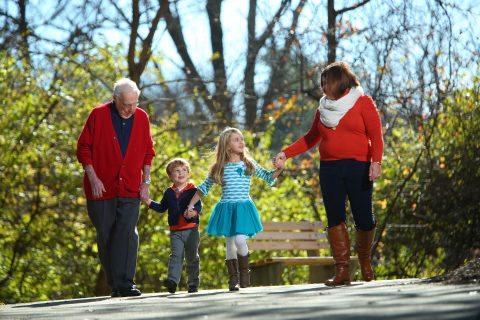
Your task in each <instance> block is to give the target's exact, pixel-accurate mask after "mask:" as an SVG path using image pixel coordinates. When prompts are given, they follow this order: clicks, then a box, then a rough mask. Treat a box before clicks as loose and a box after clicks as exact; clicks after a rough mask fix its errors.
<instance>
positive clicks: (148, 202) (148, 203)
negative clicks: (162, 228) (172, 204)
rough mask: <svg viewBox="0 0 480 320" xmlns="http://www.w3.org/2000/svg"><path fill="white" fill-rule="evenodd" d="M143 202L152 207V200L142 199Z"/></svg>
mask: <svg viewBox="0 0 480 320" xmlns="http://www.w3.org/2000/svg"><path fill="white" fill-rule="evenodd" d="M141 200H142V202H143V203H145V204H146V205H147V206H150V203H151V202H152V199H150V198H141Z"/></svg>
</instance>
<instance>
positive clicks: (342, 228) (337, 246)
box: [325, 222, 350, 286]
mask: <svg viewBox="0 0 480 320" xmlns="http://www.w3.org/2000/svg"><path fill="white" fill-rule="evenodd" d="M327 234H328V241H329V242H330V248H331V250H332V255H333V260H334V261H335V277H333V278H332V279H328V280H327V281H326V282H325V285H327V286H338V285H346V284H350V273H349V270H348V265H349V263H350V241H349V239H348V231H347V226H346V225H345V223H344V222H342V223H341V224H339V225H338V226H335V227H331V228H328V230H327Z"/></svg>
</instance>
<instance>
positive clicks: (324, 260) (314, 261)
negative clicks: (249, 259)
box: [252, 256, 358, 266]
mask: <svg viewBox="0 0 480 320" xmlns="http://www.w3.org/2000/svg"><path fill="white" fill-rule="evenodd" d="M350 260H351V261H354V262H356V261H358V257H357V256H351V257H350ZM272 263H283V264H285V265H289V266H300V265H322V266H325V265H333V264H334V260H333V257H274V258H267V259H264V260H260V261H258V262H255V263H253V264H252V266H262V265H268V264H272Z"/></svg>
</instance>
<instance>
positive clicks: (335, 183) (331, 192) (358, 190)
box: [320, 159, 375, 231]
mask: <svg viewBox="0 0 480 320" xmlns="http://www.w3.org/2000/svg"><path fill="white" fill-rule="evenodd" d="M369 168H370V162H363V161H357V160H353V159H345V160H334V161H320V188H321V189H322V196H323V203H324V205H325V210H326V211H327V219H328V227H329V228H331V227H334V226H336V225H339V224H340V223H342V222H345V221H346V218H347V217H346V208H345V200H346V198H347V196H348V200H349V202H350V208H351V209H352V214H353V219H354V221H355V227H356V228H357V229H359V230H364V231H369V230H372V229H373V228H374V227H375V217H374V216H373V212H372V189H373V182H372V181H370V180H369V178H368V172H369Z"/></svg>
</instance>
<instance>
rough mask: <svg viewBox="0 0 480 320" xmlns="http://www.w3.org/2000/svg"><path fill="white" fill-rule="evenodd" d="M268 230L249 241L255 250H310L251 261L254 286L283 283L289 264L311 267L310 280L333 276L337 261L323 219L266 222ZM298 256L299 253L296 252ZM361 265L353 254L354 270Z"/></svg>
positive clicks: (320, 280) (351, 259) (352, 269)
mask: <svg viewBox="0 0 480 320" xmlns="http://www.w3.org/2000/svg"><path fill="white" fill-rule="evenodd" d="M263 229H264V231H263V232H261V233H259V234H258V235H256V236H255V237H254V238H252V239H250V240H249V243H248V247H249V249H251V250H253V251H257V250H264V251H276V250H281V251H297V250H306V252H307V256H293V257H269V258H266V259H262V260H259V261H256V262H252V263H250V270H251V281H252V285H279V284H283V283H284V281H283V279H282V274H283V272H284V270H285V268H286V267H287V266H300V265H308V266H309V283H323V282H325V280H327V279H328V278H330V277H332V276H333V275H334V273H335V271H334V261H333V257H331V256H324V255H321V252H322V253H327V252H328V253H329V252H330V245H329V243H328V239H327V234H326V232H325V228H324V226H323V224H322V223H321V222H319V221H313V222H312V221H301V222H264V223H263ZM296 254H297V255H298V253H296ZM357 266H358V258H357V257H356V256H352V257H350V273H351V275H353V273H354V271H355V268H356V267H357Z"/></svg>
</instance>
